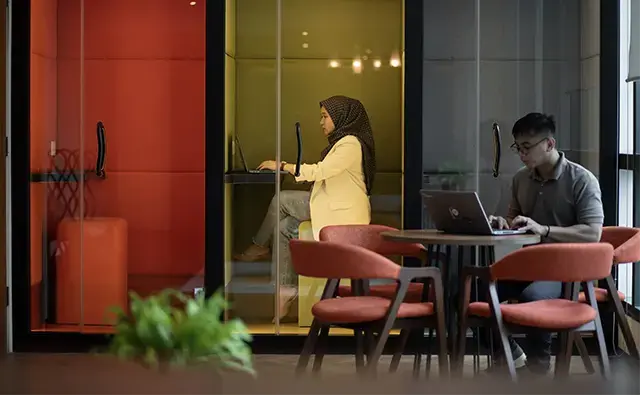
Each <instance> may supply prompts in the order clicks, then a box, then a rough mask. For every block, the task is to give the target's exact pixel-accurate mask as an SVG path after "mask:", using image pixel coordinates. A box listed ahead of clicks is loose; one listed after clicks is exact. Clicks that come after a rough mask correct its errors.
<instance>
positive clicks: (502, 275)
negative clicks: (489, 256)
mask: <svg viewBox="0 0 640 395" xmlns="http://www.w3.org/2000/svg"><path fill="white" fill-rule="evenodd" d="M612 264H613V246H611V244H608V243H553V244H541V245H535V246H531V247H527V248H522V249H520V250H517V251H514V252H512V253H510V254H508V255H506V256H505V257H504V258H502V259H500V260H499V261H498V262H496V263H494V264H493V265H492V266H491V276H492V277H493V279H494V280H515V281H562V282H578V281H580V282H583V281H593V280H601V279H603V278H605V277H606V276H608V275H609V274H611V266H612Z"/></svg>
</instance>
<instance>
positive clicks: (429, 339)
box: [416, 328, 439, 377]
mask: <svg viewBox="0 0 640 395" xmlns="http://www.w3.org/2000/svg"><path fill="white" fill-rule="evenodd" d="M433 337H434V336H433V328H429V333H428V334H427V341H426V344H425V352H424V353H425V356H426V357H425V359H426V360H425V366H424V370H425V376H426V377H429V375H430V374H431V355H432V354H433ZM438 340H439V338H438ZM416 357H418V355H416ZM418 369H420V366H418Z"/></svg>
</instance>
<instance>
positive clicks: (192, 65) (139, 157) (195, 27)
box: [84, 0, 222, 275]
mask: <svg viewBox="0 0 640 395" xmlns="http://www.w3.org/2000/svg"><path fill="white" fill-rule="evenodd" d="M84 12H85V23H84V26H85V46H84V47H85V54H84V58H85V62H84V73H85V86H84V94H85V96H84V105H85V111H84V116H85V118H84V119H85V121H84V132H85V147H86V148H87V149H88V150H95V144H96V143H95V141H96V140H95V124H96V122H97V121H99V120H101V121H103V122H104V124H105V127H106V130H107V179H106V180H104V181H95V182H93V183H92V185H91V188H92V191H93V193H94V194H95V196H96V199H95V205H96V210H97V214H96V215H98V216H112V217H122V218H124V219H126V220H127V222H128V225H129V274H154V275H156V274H158V275H166V274H183V275H191V274H194V273H197V272H198V271H199V270H200V269H202V267H203V265H204V157H205V155H204V107H205V105H204V104H205V103H204V82H205V78H204V77H205V76H204V70H205V64H204V58H205V13H204V1H199V2H198V4H197V5H196V6H195V7H192V6H190V5H189V2H188V1H184V0H136V1H131V0H92V1H89V2H85V11H84ZM221 55H222V54H221Z"/></svg>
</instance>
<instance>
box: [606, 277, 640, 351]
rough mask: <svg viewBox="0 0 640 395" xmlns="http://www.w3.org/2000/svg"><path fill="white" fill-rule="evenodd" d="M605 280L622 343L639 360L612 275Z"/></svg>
mask: <svg viewBox="0 0 640 395" xmlns="http://www.w3.org/2000/svg"><path fill="white" fill-rule="evenodd" d="M605 282H606V284H605V286H606V288H607V292H609V298H610V299H611V304H612V305H613V311H614V313H615V316H616V322H617V323H618V326H619V327H620V331H621V332H622V337H623V338H624V343H625V344H626V345H627V349H628V350H629V355H631V356H632V357H634V358H635V359H636V360H640V353H639V352H638V346H637V345H636V342H635V340H634V339H633V333H631V328H630V327H629V321H627V315H626V314H625V312H624V308H623V307H622V301H620V297H619V296H618V289H617V288H616V284H615V282H614V281H613V277H612V276H608V277H607V278H606V279H605Z"/></svg>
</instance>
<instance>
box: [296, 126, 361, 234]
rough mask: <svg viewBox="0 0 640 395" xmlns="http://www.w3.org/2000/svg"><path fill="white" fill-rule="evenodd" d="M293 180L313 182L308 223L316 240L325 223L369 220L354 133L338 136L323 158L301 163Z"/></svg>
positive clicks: (358, 150)
mask: <svg viewBox="0 0 640 395" xmlns="http://www.w3.org/2000/svg"><path fill="white" fill-rule="evenodd" d="M296 181H298V182H300V181H309V182H313V189H312V190H311V199H310V201H309V204H310V206H311V225H312V226H313V237H314V238H315V239H316V240H318V238H319V234H320V229H322V228H323V227H325V226H328V225H361V224H365V225H366V224H369V223H370V222H371V206H370V204H369V197H368V196H367V187H366V185H365V182H364V174H363V172H362V148H361V146H360V141H359V140H358V139H357V138H356V137H354V136H346V137H343V138H342V139H340V140H339V141H338V142H337V143H336V144H335V145H334V146H333V148H331V151H329V153H328V154H327V156H326V157H325V158H324V160H323V161H321V162H318V163H316V164H312V165H308V164H303V165H301V166H300V176H298V177H296Z"/></svg>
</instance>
